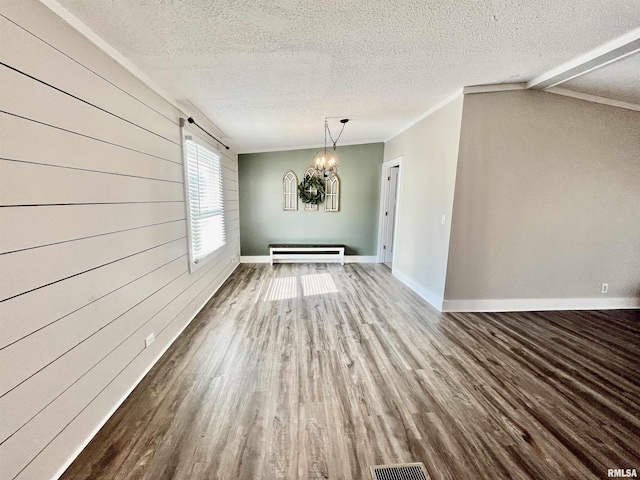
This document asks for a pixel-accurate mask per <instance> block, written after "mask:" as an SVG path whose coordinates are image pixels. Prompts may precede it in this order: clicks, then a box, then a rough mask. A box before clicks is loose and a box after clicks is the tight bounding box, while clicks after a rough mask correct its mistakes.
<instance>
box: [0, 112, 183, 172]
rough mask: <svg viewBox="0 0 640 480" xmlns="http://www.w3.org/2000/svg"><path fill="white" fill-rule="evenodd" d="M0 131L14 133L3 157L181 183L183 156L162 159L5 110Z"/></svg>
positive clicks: (0, 150)
mask: <svg viewBox="0 0 640 480" xmlns="http://www.w3.org/2000/svg"><path fill="white" fill-rule="evenodd" d="M0 131H5V132H8V131H11V132H12V133H11V135H3V137H2V143H0V158H8V159H11V160H24V161H26V162H33V163H43V164H46V165H58V166H61V167H71V168H80V169H84V170H93V171H98V172H106V173H119V174H121V175H131V176H137V177H144V178H157V179H160V180H171V181H174V182H182V158H179V159H175V161H167V160H161V159H159V158H157V157H154V156H151V155H146V154H143V153H138V152H135V151H133V150H129V149H127V148H123V147H119V146H117V145H112V144H109V143H105V142H96V141H95V140H94V139H92V138H89V137H84V136H81V135H76V134H74V133H71V132H68V131H65V130H61V129H59V128H53V127H50V126H47V125H43V124H40V123H37V122H33V121H30V120H25V119H23V118H19V117H15V116H12V115H7V114H3V113H0ZM34 139H38V141H34ZM51 145H55V146H56V148H50V146H51ZM87 152H91V154H90V155H87Z"/></svg>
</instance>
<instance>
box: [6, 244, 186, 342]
mask: <svg viewBox="0 0 640 480" xmlns="http://www.w3.org/2000/svg"><path fill="white" fill-rule="evenodd" d="M187 252H188V250H187V241H186V238H180V239H179V240H176V241H174V242H170V243H167V244H164V245H161V246H159V247H156V248H151V249H149V250H145V251H143V252H141V253H138V254H135V255H132V256H130V257H126V258H123V259H122V260H118V261H117V262H113V263H110V264H108V265H105V266H104V267H100V268H98V269H95V270H90V271H88V272H86V273H83V274H81V275H77V276H74V277H70V278H67V279H66V280H61V281H59V282H57V283H54V284H52V285H49V286H48V287H47V288H41V289H38V290H34V291H32V292H29V293H27V294H25V295H20V296H19V297H14V298H12V299H11V300H7V301H5V302H0V348H4V347H6V346H7V345H9V344H11V343H13V342H16V341H18V340H20V339H21V338H23V337H25V336H27V335H29V334H30V333H32V332H35V331H36V330H38V329H40V328H44V327H46V326H47V325H49V324H51V323H53V322H55V321H57V320H59V319H61V318H63V317H65V316H66V315H70V314H72V313H73V312H75V311H77V310H78V309H81V308H84V307H86V306H88V305H91V304H92V303H93V302H96V301H98V300H100V299H101V298H103V297H104V296H105V295H110V294H112V293H113V292H116V291H117V290H118V289H120V288H124V287H126V286H127V285H129V284H130V283H131V282H135V281H136V279H138V278H141V277H143V276H145V275H148V274H149V273H151V272H153V271H154V270H155V269H157V268H158V267H160V266H162V265H165V264H166V263H168V262H171V261H173V260H175V259H176V258H180V257H184V256H185V255H186V254H187ZM186 262H187V261H186V260H185V265H186ZM68 292H73V295H69V294H68Z"/></svg>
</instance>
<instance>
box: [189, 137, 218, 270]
mask: <svg viewBox="0 0 640 480" xmlns="http://www.w3.org/2000/svg"><path fill="white" fill-rule="evenodd" d="M185 143H186V157H187V177H188V178H187V187H188V192H189V195H188V196H189V198H188V201H189V217H190V228H191V260H192V261H193V262H194V263H198V262H199V261H200V260H202V259H203V258H204V257H206V256H207V255H209V254H211V253H213V252H214V251H216V250H217V249H218V248H220V247H222V246H223V245H224V244H225V234H224V199H223V188H222V171H221V169H222V166H221V165H220V157H219V156H218V155H216V154H215V153H213V152H212V151H211V150H208V149H206V148H205V147H203V146H202V145H200V144H198V143H196V142H194V141H193V140H192V139H191V138H190V137H186V139H185Z"/></svg>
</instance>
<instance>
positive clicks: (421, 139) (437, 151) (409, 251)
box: [384, 96, 462, 305]
mask: <svg viewBox="0 0 640 480" xmlns="http://www.w3.org/2000/svg"><path fill="white" fill-rule="evenodd" d="M461 119H462V96H460V97H459V98H457V99H455V100H453V101H451V102H450V103H448V104H447V105H445V106H444V107H442V108H441V109H439V110H437V111H436V112H434V113H432V114H431V115H429V116H428V117H427V118H425V119H424V120H421V121H420V122H419V123H417V124H416V125H414V126H412V127H411V128H409V129H408V130H406V131H405V132H403V133H401V134H400V135H397V136H396V137H394V138H393V139H391V140H390V141H388V142H387V143H386V144H385V148H384V159H385V161H387V160H392V159H394V158H396V157H398V156H400V155H402V157H403V164H402V168H401V170H402V171H401V185H400V205H399V210H398V218H397V237H396V258H395V265H394V267H393V272H394V274H395V275H396V276H398V278H400V279H401V280H402V281H404V282H405V283H407V284H409V285H410V286H411V288H413V289H414V290H416V291H417V292H418V293H420V294H421V295H423V296H424V297H426V298H428V299H429V301H431V302H432V303H434V304H435V305H437V303H438V302H441V301H442V297H443V295H444V286H445V276H446V271H447V254H448V251H449V234H450V223H449V219H450V218H451V211H452V208H453V193H454V188H455V181H456V164H457V161H458V143H459V138H460V123H461ZM442 215H445V218H446V221H445V224H444V225H443V224H442V223H441V217H442Z"/></svg>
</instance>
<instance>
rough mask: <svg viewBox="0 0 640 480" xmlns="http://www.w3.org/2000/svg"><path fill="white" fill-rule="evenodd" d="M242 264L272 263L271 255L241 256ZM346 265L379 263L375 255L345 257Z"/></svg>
mask: <svg viewBox="0 0 640 480" xmlns="http://www.w3.org/2000/svg"><path fill="white" fill-rule="evenodd" d="M240 263H271V257H269V255H249V256H246V255H243V256H240ZM344 263H378V257H376V256H375V255H370V256H367V255H345V256H344Z"/></svg>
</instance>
